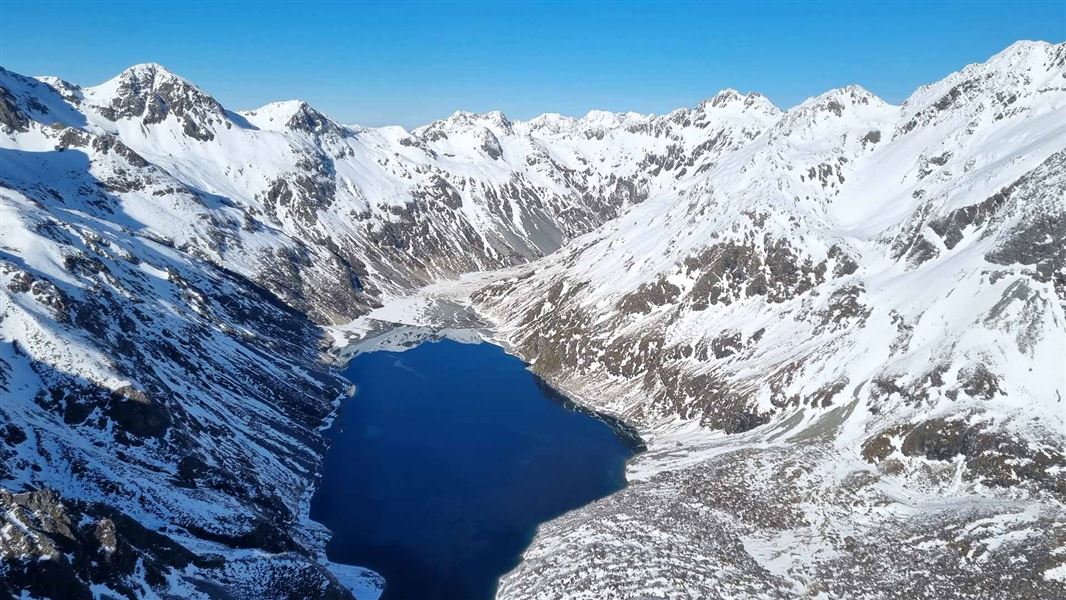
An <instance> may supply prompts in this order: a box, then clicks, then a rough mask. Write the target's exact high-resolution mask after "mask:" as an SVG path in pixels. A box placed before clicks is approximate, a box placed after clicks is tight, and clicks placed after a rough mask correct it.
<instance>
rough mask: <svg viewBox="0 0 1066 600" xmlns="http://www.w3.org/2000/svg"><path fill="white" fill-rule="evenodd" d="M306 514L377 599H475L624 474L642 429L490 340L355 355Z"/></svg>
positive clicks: (332, 552) (336, 557)
mask: <svg viewBox="0 0 1066 600" xmlns="http://www.w3.org/2000/svg"><path fill="white" fill-rule="evenodd" d="M345 375H346V376H347V377H348V378H349V379H350V380H351V381H352V382H353V383H355V385H356V388H357V392H356V395H355V396H354V397H353V398H352V399H350V400H348V401H347V402H346V403H345V405H344V406H342V408H341V411H340V414H339V415H338V418H337V420H336V422H335V423H334V425H333V427H332V428H331V430H330V431H329V432H328V434H327V435H328V436H329V437H330V439H331V444H332V445H331V446H330V449H329V451H328V453H327V455H326V458H325V464H324V471H323V477H322V481H321V483H320V485H319V488H318V490H317V491H316V493H315V495H314V497H313V498H312V502H311V516H312V518H314V519H315V520H317V521H319V522H321V523H323V524H325V525H326V526H328V527H329V528H330V530H331V531H332V532H333V537H332V539H331V541H330V542H329V544H328V546H327V548H326V553H327V556H328V557H329V558H330V560H332V561H335V562H341V563H347V564H354V565H361V566H366V567H370V568H372V569H374V570H375V571H377V572H378V573H380V574H381V575H383V576H384V577H385V579H386V585H387V587H386V590H385V594H384V596H383V600H434V599H440V600H479V599H489V598H492V597H494V596H495V590H496V584H497V580H498V579H499V577H500V576H501V575H503V574H504V573H506V572H507V571H509V570H511V569H512V568H514V567H515V566H516V565H517V564H518V561H519V560H520V558H521V554H522V552H523V550H524V549H525V548H526V547H527V546H528V545H529V543H530V541H531V540H532V537H533V534H534V532H535V531H536V527H537V525H538V524H540V523H542V522H544V521H547V520H550V519H552V518H554V517H556V516H558V515H560V514H562V513H564V512H566V511H568V510H572V509H574V508H577V507H579V506H582V505H584V504H587V503H589V502H592V501H594V500H596V499H599V498H602V497H604V496H606V495H608V494H610V493H612V492H614V491H616V490H618V489H620V488H621V487H622V486H624V485H625V462H626V460H627V459H628V458H629V457H630V456H632V455H633V453H634V452H635V451H637V450H638V449H639V439H637V438H635V437H634V436H631V435H630V434H627V433H625V432H624V429H623V428H621V427H620V425H619V424H616V423H611V424H609V421H608V420H607V419H604V418H603V417H601V416H598V415H595V414H593V413H590V412H587V411H582V410H579V409H577V407H575V406H574V405H573V404H572V403H570V402H569V401H567V400H566V399H565V398H564V397H562V396H561V395H559V394H558V393H556V392H554V391H553V390H551V389H550V388H549V387H548V386H546V385H545V384H543V382H541V381H540V380H539V379H538V378H537V377H536V376H535V375H533V374H532V373H531V372H530V371H529V370H528V369H526V366H525V365H524V364H523V363H522V362H521V361H520V360H518V359H516V358H514V357H512V356H509V355H508V354H506V353H505V352H504V351H503V349H501V348H499V347H497V346H494V345H491V344H463V343H458V342H454V341H450V340H444V341H437V342H433V343H423V344H421V345H419V346H417V347H415V348H413V349H411V350H407V351H405V352H385V351H379V352H371V353H367V354H361V355H358V356H356V357H355V358H354V359H353V360H352V361H351V363H349V365H348V367H347V369H346V371H345Z"/></svg>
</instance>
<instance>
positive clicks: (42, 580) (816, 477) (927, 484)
mask: <svg viewBox="0 0 1066 600" xmlns="http://www.w3.org/2000/svg"><path fill="white" fill-rule="evenodd" d="M0 211H2V212H0V215H2V218H0V299H2V305H0V392H2V394H3V402H2V403H0V508H2V510H3V517H2V521H0V554H2V555H3V557H4V562H3V564H2V566H0V591H2V592H10V593H11V594H13V595H18V594H21V595H23V596H24V597H49V596H53V595H55V594H57V593H59V591H60V590H64V591H69V590H77V591H78V593H80V594H81V595H82V596H83V597H97V598H100V597H113V596H117V597H130V598H134V597H166V596H168V595H171V596H179V597H197V596H199V597H211V596H216V595H219V594H225V595H228V596H229V597H235V598H258V597H262V595H263V594H264V593H265V592H264V590H269V593H272V594H275V595H276V596H277V597H287V596H292V597H329V598H350V597H353V596H354V597H356V598H360V599H366V598H376V597H377V596H378V595H379V594H380V589H381V581H380V578H378V577H377V576H376V575H375V574H374V573H372V572H369V571H367V570H364V569H360V568H358V567H351V566H345V565H337V564H333V563H330V562H329V561H328V560H327V559H326V557H325V554H324V547H325V541H326V540H327V539H328V535H329V532H328V531H326V530H325V529H324V528H323V527H322V526H321V525H318V524H316V523H314V522H312V521H310V519H309V518H308V517H307V510H308V502H309V499H310V495H311V493H312V492H313V490H314V485H315V481H316V478H317V476H318V472H319V468H320V464H321V457H322V454H323V452H324V451H325V442H324V440H323V437H322V435H321V432H322V430H323V429H324V428H325V427H327V426H328V423H329V422H330V419H331V418H332V415H333V412H334V411H335V409H336V407H337V406H338V404H339V402H341V401H343V399H344V398H346V397H347V395H348V394H350V393H351V388H350V385H349V384H348V383H347V382H346V381H345V380H343V379H342V378H340V377H339V376H338V375H337V372H336V370H335V368H334V367H333V366H332V365H333V364H334V363H335V362H336V361H338V360H344V359H345V358H346V357H347V356H349V355H350V354H351V353H352V352H356V351H368V350H373V349H378V348H390V349H395V348H403V347H408V346H410V345H412V344H416V343H418V342H419V341H420V340H424V339H426V338H427V337H431V336H442V335H444V336H450V337H456V338H458V339H464V340H474V339H478V338H479V337H485V338H489V339H492V340H494V341H496V342H497V343H500V344H501V345H504V346H505V347H506V348H508V350H509V351H511V352H513V353H515V354H516V355H518V356H520V357H522V358H523V359H525V360H526V361H528V362H529V363H530V365H531V368H532V369H533V370H535V371H536V372H537V373H538V374H540V375H542V376H543V377H545V378H546V379H548V380H549V381H551V382H552V383H553V384H554V385H556V386H557V387H559V388H560V389H561V390H563V391H565V392H566V393H567V394H569V395H571V396H572V397H573V398H575V399H576V400H578V401H579V402H581V403H583V404H585V405H587V406H590V407H592V408H595V409H596V410H599V411H602V412H605V413H610V414H612V415H614V416H617V417H620V418H622V419H623V420H625V421H626V422H628V423H629V424H631V425H633V426H635V427H637V428H638V429H639V430H640V432H641V434H642V435H643V436H644V439H645V441H646V442H647V445H648V450H647V451H646V452H645V453H643V454H641V455H639V456H638V457H637V458H635V459H634V460H633V461H632V463H631V464H630V466H629V468H628V472H627V474H628V478H629V481H630V485H629V486H628V487H627V488H626V489H624V490H622V491H621V492H619V493H617V494H615V495H613V496H610V497H608V498H605V499H603V500H601V501H598V502H596V503H593V504H591V505H589V506H586V507H584V508H581V509H579V510H577V511H574V512H572V513H569V514H566V515H564V516H562V517H560V518H559V519H556V520H554V521H552V522H550V523H546V524H545V525H544V526H542V527H541V529H540V531H539V533H538V535H537V537H536V539H535V540H534V542H533V544H532V546H531V547H530V548H529V549H528V551H527V552H526V554H525V557H524V560H523V562H522V563H521V564H520V565H519V566H518V568H517V569H516V570H515V571H514V572H512V573H510V574H509V575H508V576H507V577H505V578H504V579H503V580H502V581H501V583H500V588H499V597H501V598H515V599H519V598H522V599H524V598H538V599H555V598H574V599H578V598H588V599H591V598H597V599H600V598H671V599H673V598H795V597H810V598H938V599H939V598H989V599H993V598H1006V597H1010V598H1054V597H1066V575H1064V573H1066V551H1064V550H1063V549H1064V548H1066V504H1064V502H1066V447H1064V443H1066V440H1064V431H1066V401H1064V399H1063V396H1064V392H1066V316H1064V310H1063V309H1064V306H1066V45H1064V44H1048V43H1044V42H1018V43H1016V44H1014V45H1012V46H1011V47H1009V48H1007V49H1005V50H1004V51H1002V52H1001V53H999V54H997V55H996V56H994V57H992V58H990V59H989V60H988V61H987V62H985V63H981V64H975V65H970V66H968V67H966V68H964V69H962V70H961V71H959V72H957V73H953V74H951V75H949V76H947V77H946V78H945V79H943V80H941V81H938V82H935V83H931V84H929V85H926V86H923V87H921V88H919V89H918V90H917V91H915V92H914V94H912V95H911V97H910V98H908V99H907V100H906V101H905V102H904V103H903V104H901V105H899V106H894V105H890V104H888V103H886V102H884V101H882V100H880V99H879V98H877V97H876V96H874V95H873V94H871V93H870V92H869V91H867V90H865V89H863V88H862V87H860V86H848V87H845V88H841V89H837V90H831V91H829V92H826V93H825V94H822V95H820V96H817V97H814V98H811V99H809V100H807V101H806V102H804V103H802V104H801V105H799V106H797V107H794V108H791V109H789V110H786V111H782V110H780V109H779V108H777V107H775V106H774V105H773V104H772V103H770V101H769V100H768V99H767V98H765V97H764V96H761V95H759V94H756V93H749V94H742V93H740V92H737V91H735V90H724V91H722V92H720V93H718V94H717V95H715V96H713V97H712V98H710V99H708V100H707V101H705V102H702V103H700V104H699V105H698V106H696V107H693V108H687V109H679V110H677V111H674V112H672V113H669V114H667V115H661V116H657V115H639V114H634V113H627V114H612V113H605V112H600V111H594V112H591V113H589V114H588V115H586V116H585V117H583V118H571V117H565V116H561V115H554V114H548V115H542V116H540V117H537V118H535V119H532V120H530V121H525V122H522V121H511V120H510V119H508V118H507V117H506V116H505V115H503V114H501V113H498V112H493V113H487V114H483V115H479V114H471V113H464V112H458V113H456V114H454V115H452V116H451V117H449V118H448V119H445V120H442V121H438V122H435V123H431V124H429V125H426V126H424V127H420V128H417V129H415V130H413V131H406V130H404V129H402V128H399V127H385V128H377V129H374V128H364V127H357V126H346V125H342V124H339V123H336V122H334V121H332V120H330V119H329V118H328V117H326V116H325V115H323V114H321V113H320V112H318V111H317V110H315V109H314V108H313V107H311V106H309V105H308V104H306V103H304V102H301V101H286V102H276V103H272V104H268V105H267V106H264V107H261V108H258V109H255V110H249V111H232V110H229V109H227V108H225V107H223V106H221V105H220V104H219V103H218V102H217V101H215V100H214V99H213V98H212V97H211V96H210V95H208V94H207V93H206V92H204V91H203V90H200V89H199V88H198V87H196V86H195V85H194V84H192V83H190V82H188V81H186V80H184V79H182V78H181V77H179V76H177V75H175V74H173V73H171V72H169V71H167V70H166V69H165V68H164V67H162V66H160V65H155V64H144V65H137V66H134V67H131V68H130V69H128V70H126V71H124V72H123V73H121V74H120V75H118V76H117V77H115V78H114V79H112V80H110V81H107V82H105V83H103V84H101V85H98V86H95V87H81V86H78V85H74V84H71V83H68V82H65V81H62V80H60V79H57V78H53V77H41V78H36V79H35V78H30V77H26V76H23V75H19V74H16V73H12V72H10V71H7V70H2V69H0Z"/></svg>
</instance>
